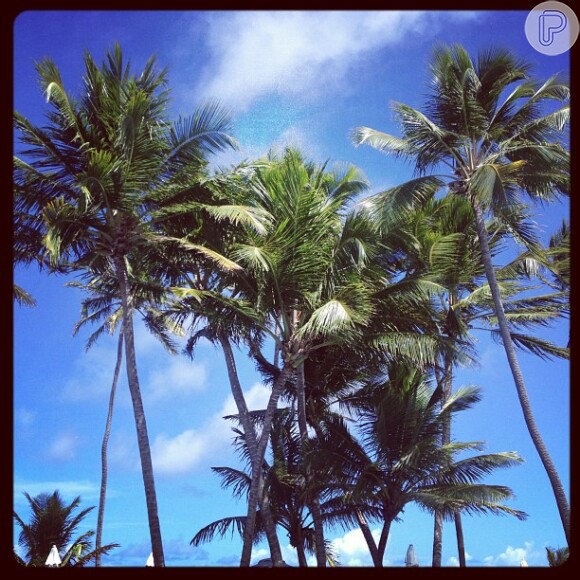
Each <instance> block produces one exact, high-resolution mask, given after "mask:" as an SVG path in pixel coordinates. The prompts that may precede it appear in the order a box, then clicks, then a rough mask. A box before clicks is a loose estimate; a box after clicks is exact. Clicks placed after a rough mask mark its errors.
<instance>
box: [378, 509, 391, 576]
mask: <svg viewBox="0 0 580 580" xmlns="http://www.w3.org/2000/svg"><path fill="white" fill-rule="evenodd" d="M392 523H393V520H392V519H390V518H385V523H384V524H383V530H382V531H381V537H380V538H379V545H378V546H377V552H378V557H379V561H380V562H381V566H382V565H383V560H384V559H385V550H386V549H387V540H388V539H389V533H390V531H391V524H392Z"/></svg>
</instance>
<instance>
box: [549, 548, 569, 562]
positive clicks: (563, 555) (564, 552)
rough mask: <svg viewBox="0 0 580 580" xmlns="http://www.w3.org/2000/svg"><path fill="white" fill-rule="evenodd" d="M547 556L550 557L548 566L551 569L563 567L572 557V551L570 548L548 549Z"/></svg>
mask: <svg viewBox="0 0 580 580" xmlns="http://www.w3.org/2000/svg"><path fill="white" fill-rule="evenodd" d="M546 555H547V557H548V565H549V566H551V567H555V566H561V565H562V564H564V562H566V560H568V558H569V557H570V549H569V548H568V546H566V547H564V548H548V547H546Z"/></svg>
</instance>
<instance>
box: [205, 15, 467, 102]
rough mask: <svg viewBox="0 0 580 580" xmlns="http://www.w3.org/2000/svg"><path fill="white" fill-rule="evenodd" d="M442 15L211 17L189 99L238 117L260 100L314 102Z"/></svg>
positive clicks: (423, 31)
mask: <svg viewBox="0 0 580 580" xmlns="http://www.w3.org/2000/svg"><path fill="white" fill-rule="evenodd" d="M443 15H444V13H438V12H421V11H410V10H409V11H407V10H404V11H388V10H385V11H360V12H358V11H306V12H304V11H238V12H223V13H219V12H218V13H211V14H210V15H208V17H207V20H206V21H205V22H204V24H205V26H206V30H207V47H208V49H209V51H210V58H209V59H208V62H207V65H206V68H205V70H204V71H203V72H202V74H201V77H200V82H199V84H198V87H199V88H198V91H196V92H195V94H196V95H197V96H199V95H200V94H201V95H202V96H203V97H205V98H219V99H220V100H221V101H222V102H224V103H226V104H227V105H229V106H231V107H234V108H235V109H237V110H246V109H247V108H248V107H249V106H250V105H251V104H252V102H253V101H255V100H256V99H259V98H260V97H262V96H264V95H266V94H279V95H288V96H290V97H292V98H293V99H301V100H305V99H312V98H316V97H317V96H319V94H321V91H328V90H329V89H330V90H332V89H333V88H337V87H339V86H341V87H342V88H344V86H343V81H344V80H345V79H347V78H348V74H349V72H350V71H351V70H352V68H353V67H354V66H356V64H357V62H359V61H360V60H361V59H364V58H365V57H368V56H370V55H372V54H373V53H374V52H376V51H378V50H379V49H382V48H385V47H389V46H393V45H396V44H397V43H400V42H401V41H403V40H405V39H409V38H410V37H413V36H419V35H422V34H426V33H427V34H428V33H430V32H433V30H434V26H433V24H434V22H436V21H438V20H440V19H441V18H442V17H443ZM444 17H445V18H447V19H454V18H465V17H466V16H465V15H461V14H460V13H445V15H444ZM196 32H197V33H199V28H197V29H196Z"/></svg>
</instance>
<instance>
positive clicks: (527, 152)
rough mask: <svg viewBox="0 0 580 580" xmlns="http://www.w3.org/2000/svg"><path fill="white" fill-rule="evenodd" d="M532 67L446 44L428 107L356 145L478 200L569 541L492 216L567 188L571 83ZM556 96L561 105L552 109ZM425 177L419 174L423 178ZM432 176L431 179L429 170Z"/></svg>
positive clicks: (405, 111)
mask: <svg viewBox="0 0 580 580" xmlns="http://www.w3.org/2000/svg"><path fill="white" fill-rule="evenodd" d="M529 71H530V66H529V65H528V64H527V63H524V62H522V61H519V60H518V59H517V58H516V57H514V56H513V55H512V54H510V53H509V52H507V51H503V50H486V51H482V52H481V53H480V54H479V55H478V58H477V59H476V60H474V59H472V58H471V56H470V55H469V54H468V53H467V51H466V50H465V49H464V48H463V47H461V46H459V45H455V46H452V47H449V46H441V47H438V48H437V49H436V50H435V52H434V55H433V58H432V60H431V66H430V72H431V94H430V96H429V97H428V99H427V103H426V105H425V112H424V113H423V112H421V111H418V110H416V109H414V108H412V107H410V106H408V105H405V104H403V103H395V104H394V105H393V108H394V111H395V113H396V115H397V116H398V118H399V119H400V121H401V124H402V132H403V136H402V137H401V138H399V137H395V136H393V135H389V134H386V133H383V132H380V131H376V130H373V129H370V128H367V127H359V128H357V129H356V130H355V131H354V134H353V138H354V141H355V143H356V144H361V143H367V144H369V145H371V146H373V147H375V148H377V149H380V150H383V151H387V152H393V153H395V155H403V156H406V157H409V158H411V159H413V160H414V163H415V168H416V171H417V172H418V173H419V174H426V173H427V172H429V171H433V172H437V171H439V170H441V169H442V168H443V169H444V170H445V174H442V175H439V176H437V175H429V177H431V178H432V179H433V180H435V181H436V182H438V183H439V185H440V186H441V187H443V186H444V185H445V184H447V187H448V189H449V192H450V193H451V194H453V195H460V196H463V197H465V198H466V199H467V200H468V201H469V203H470V204H471V206H472V209H473V212H474V216H475V223H476V227H477V236H478V241H479V245H480V249H481V255H482V260H483V263H484V267H485V274H486V277H487V280H488V283H489V287H490V291H491V294H492V297H493V301H494V308H495V314H496V316H497V320H498V324H499V332H500V335H501V340H502V342H503V346H504V349H505V352H506V356H507V359H508V363H509V366H510V369H511V372H512V375H513V379H514V384H515V387H516V391H517V395H518V399H519V402H520V405H521V408H522V412H523V416H524V420H525V423H526V426H527V429H528V432H529V434H530V437H531V439H532V441H533V444H534V446H535V448H536V450H537V452H538V455H539V457H540V459H541V461H542V464H543V466H544V468H545V471H546V473H547V475H548V478H549V480H550V483H551V486H552V489H553V492H554V497H555V499H556V504H557V507H558V511H559V514H560V518H561V520H562V525H563V528H564V532H565V534H566V537H567V539H568V540H569V535H570V510H569V505H568V500H567V498H566V493H565V490H564V487H563V485H562V482H561V480H560V477H559V475H558V472H557V469H556V467H555V465H554V462H553V460H552V458H551V456H550V454H549V452H548V450H547V448H546V445H545V443H544V441H543V439H542V436H541V434H540V432H539V429H538V427H537V424H536V421H535V418H534V415H533V410H532V407H531V404H530V400H529V396H528V393H527V390H526V386H525V382H524V378H523V374H522V372H521V368H520V365H519V360H518V357H517V353H516V350H515V347H514V341H513V339H512V336H511V334H510V329H509V324H508V321H507V318H506V314H505V310H504V307H503V301H502V297H501V293H500V289H499V286H498V283H497V277H496V274H495V270H494V266H493V262H492V255H491V252H490V248H489V232H488V231H487V230H486V227H485V222H484V216H485V214H486V213H492V214H494V215H495V216H496V217H500V218H501V217H505V216H509V214H510V210H511V209H512V208H513V207H514V206H516V207H518V206H521V204H522V197H527V198H529V199H531V200H533V201H538V202H540V203H544V202H549V201H551V200H553V199H556V198H557V197H558V196H561V195H567V192H568V176H569V153H568V151H567V150H566V148H565V147H564V146H563V144H562V138H561V137H562V134H563V132H564V130H565V128H566V126H567V122H568V118H569V104H568V102H567V101H568V99H569V89H568V87H567V85H566V84H565V83H564V82H562V80H561V79H559V78H558V77H552V78H550V79H548V80H547V81H545V82H543V83H539V82H537V81H536V80H534V79H533V78H531V77H530V75H529ZM551 103H554V104H555V105H556V106H557V107H558V108H556V109H555V110H552V111H548V110H547V107H548V106H549V105H550V104H551ZM420 179H421V178H419V180H420ZM423 179H424V178H423Z"/></svg>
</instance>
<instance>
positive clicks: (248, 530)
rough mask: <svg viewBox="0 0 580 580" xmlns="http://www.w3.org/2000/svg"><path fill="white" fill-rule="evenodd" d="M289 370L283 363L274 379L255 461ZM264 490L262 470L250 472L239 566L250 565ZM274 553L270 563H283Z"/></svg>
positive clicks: (262, 452)
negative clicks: (257, 512)
mask: <svg viewBox="0 0 580 580" xmlns="http://www.w3.org/2000/svg"><path fill="white" fill-rule="evenodd" d="M290 372H291V367H290V365H288V364H285V365H284V367H283V368H282V372H281V373H280V374H279V375H278V378H277V379H276V380H275V381H274V385H273V387H272V392H271V393H270V398H269V399H268V405H267V406H266V413H265V414H264V423H263V425H262V434H261V435H260V438H259V439H258V448H257V450H256V461H259V464H260V465H261V464H262V463H263V462H264V457H265V456H266V448H267V446H268V440H269V439H270V431H271V430H272V422H273V420H274V413H275V412H276V407H277V406H278V399H279V398H280V395H282V392H283V391H284V386H285V383H286V380H287V379H288V376H289V374H290ZM263 492H264V478H263V476H262V470H261V469H258V470H256V471H253V472H252V481H251V484H250V493H249V495H248V513H247V516H246V524H245V526H244V544H243V547H242V557H241V559H240V566H242V567H247V566H249V565H250V561H251V559H252V539H253V537H254V529H255V527H256V510H257V509H258V505H259V503H260V501H261V498H262V495H263ZM277 558H278V557H277V556H276V554H272V563H273V565H274V566H281V565H282V563H283V560H282V556H281V555H280V557H279V559H277Z"/></svg>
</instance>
